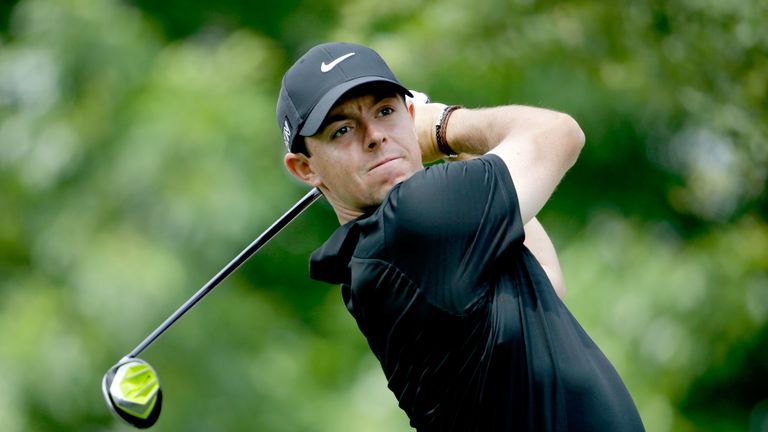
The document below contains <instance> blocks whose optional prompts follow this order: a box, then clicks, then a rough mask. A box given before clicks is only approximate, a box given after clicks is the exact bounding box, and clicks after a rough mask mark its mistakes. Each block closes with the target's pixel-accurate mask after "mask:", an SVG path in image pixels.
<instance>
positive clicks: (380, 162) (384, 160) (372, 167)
mask: <svg viewBox="0 0 768 432" xmlns="http://www.w3.org/2000/svg"><path fill="white" fill-rule="evenodd" d="M397 159H400V156H387V157H385V158H383V159H381V160H380V161H378V162H376V163H375V164H373V166H371V168H370V169H369V170H368V171H373V170H375V169H376V168H378V167H380V166H382V165H385V164H388V163H389V162H392V161H393V160H397Z"/></svg>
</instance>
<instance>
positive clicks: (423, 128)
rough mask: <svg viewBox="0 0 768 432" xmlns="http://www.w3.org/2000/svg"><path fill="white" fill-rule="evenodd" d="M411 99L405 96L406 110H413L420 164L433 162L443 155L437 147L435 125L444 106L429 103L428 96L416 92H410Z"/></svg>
mask: <svg viewBox="0 0 768 432" xmlns="http://www.w3.org/2000/svg"><path fill="white" fill-rule="evenodd" d="M410 92H411V93H412V94H413V97H408V96H406V98H405V103H406V105H407V106H408V109H409V110H410V109H412V110H414V121H415V127H416V136H417V137H418V138H419V147H420V148H421V161H422V163H429V162H434V161H436V160H438V159H440V158H442V157H444V156H445V155H444V154H442V153H441V152H440V150H439V148H438V147H437V141H436V140H437V138H436V137H435V125H436V124H437V122H438V120H439V119H440V114H442V112H443V109H445V104H440V103H431V101H430V99H429V96H427V95H426V94H425V93H421V92H418V91H416V90H410Z"/></svg>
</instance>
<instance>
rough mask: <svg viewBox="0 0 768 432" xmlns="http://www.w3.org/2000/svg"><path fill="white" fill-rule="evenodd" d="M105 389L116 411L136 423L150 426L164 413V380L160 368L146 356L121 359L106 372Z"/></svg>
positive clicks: (129, 422) (121, 416)
mask: <svg viewBox="0 0 768 432" xmlns="http://www.w3.org/2000/svg"><path fill="white" fill-rule="evenodd" d="M101 389H102V392H103V393H104V399H106V401H107V405H109V408H110V409H111V410H112V412H113V413H115V414H116V415H117V416H118V417H120V418H121V419H123V420H124V421H125V422H126V423H128V424H130V425H131V426H133V427H136V428H139V429H146V428H149V427H151V426H152V425H154V424H155V422H156V421H157V419H158V418H159V417H160V408H161V406H162V402H163V392H162V391H161V389H160V381H159V380H158V378H157V372H155V370H154V369H153V368H152V366H150V365H149V363H147V362H145V361H144V360H141V359H138V358H135V357H126V358H123V359H122V360H120V362H118V363H117V364H116V365H114V366H112V367H111V368H110V369H109V370H108V371H107V373H106V374H104V379H103V380H102V382H101Z"/></svg>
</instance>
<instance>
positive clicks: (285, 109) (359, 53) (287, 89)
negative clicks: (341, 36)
mask: <svg viewBox="0 0 768 432" xmlns="http://www.w3.org/2000/svg"><path fill="white" fill-rule="evenodd" d="M371 82H383V83H390V84H393V85H395V86H396V87H398V88H399V89H401V90H402V91H403V93H404V94H406V95H408V96H411V92H409V91H408V89H406V88H405V87H403V85H402V84H401V83H400V81H398V80H397V78H395V75H394V74H393V73H392V71H391V70H390V69H389V66H387V64H386V63H385V62H384V59H382V58H381V56H379V54H378V53H376V51H374V50H372V49H370V48H368V47H364V46H362V45H357V44H352V43H346V42H333V43H326V44H321V45H317V46H315V47H314V48H312V49H310V50H309V51H307V53H306V54H304V55H303V56H302V57H301V58H300V59H298V60H297V61H296V63H294V64H293V66H291V68H290V69H288V71H287V72H286V73H285V75H283V81H282V85H281V86H280V96H279V97H278V99H277V125H278V127H279V128H280V130H281V132H282V134H283V142H284V143H285V147H286V148H287V149H288V151H291V152H293V151H295V150H296V149H297V146H296V143H297V138H298V137H299V136H305V137H306V136H312V135H314V134H316V133H317V132H318V129H319V128H320V125H322V123H323V120H324V119H325V116H326V115H327V114H328V111H330V110H331V108H332V107H333V104H335V103H336V101H337V100H339V98H340V97H341V96H343V95H344V93H346V92H348V91H349V90H351V89H353V88H355V87H357V86H359V85H361V84H366V83H371Z"/></svg>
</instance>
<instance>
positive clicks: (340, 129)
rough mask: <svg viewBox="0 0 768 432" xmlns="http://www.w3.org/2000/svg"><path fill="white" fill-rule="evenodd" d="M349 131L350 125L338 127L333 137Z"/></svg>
mask: <svg viewBox="0 0 768 432" xmlns="http://www.w3.org/2000/svg"><path fill="white" fill-rule="evenodd" d="M347 132H349V127H347V126H342V127H340V128H339V129H337V130H336V132H334V133H333V138H338V137H340V136H342V135H344V134H346V133H347Z"/></svg>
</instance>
